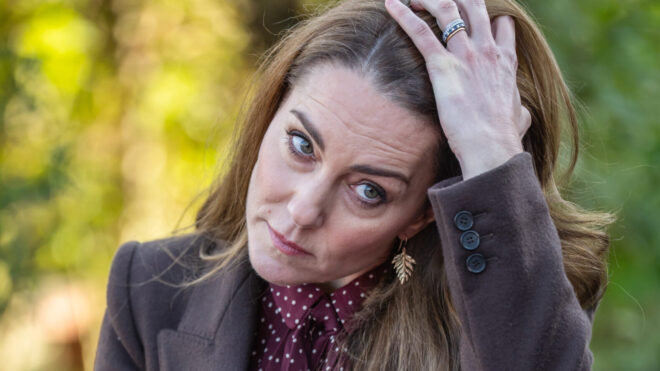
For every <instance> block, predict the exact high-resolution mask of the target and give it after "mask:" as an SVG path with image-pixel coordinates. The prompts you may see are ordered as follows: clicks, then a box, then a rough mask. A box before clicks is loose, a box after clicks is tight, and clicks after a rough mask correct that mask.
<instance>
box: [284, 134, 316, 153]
mask: <svg viewBox="0 0 660 371" xmlns="http://www.w3.org/2000/svg"><path fill="white" fill-rule="evenodd" d="M287 134H289V138H290V139H289V146H290V147H292V151H294V152H296V153H298V154H302V155H305V156H309V155H312V154H314V147H313V146H312V143H311V142H310V141H309V140H307V138H305V137H304V136H302V134H299V133H296V132H290V133H287Z"/></svg>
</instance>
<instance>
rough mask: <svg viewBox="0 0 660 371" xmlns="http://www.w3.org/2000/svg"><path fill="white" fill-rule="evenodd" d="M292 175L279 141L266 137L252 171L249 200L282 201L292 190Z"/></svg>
mask: <svg viewBox="0 0 660 371" xmlns="http://www.w3.org/2000/svg"><path fill="white" fill-rule="evenodd" d="M290 173H291V171H290V170H289V168H288V167H287V166H286V163H285V162H284V159H283V158H282V154H281V151H280V150H279V143H278V141H277V139H276V138H270V137H268V136H267V137H265V138H264V141H263V143H262V146H261V149H260V150H259V157H258V159H257V162H256V164H255V165H254V169H253V170H252V176H251V178H250V188H249V190H248V193H249V195H248V198H256V199H258V200H259V201H261V202H278V201H281V200H282V199H283V198H284V197H285V196H286V195H287V194H288V190H289V189H290V184H289V183H290V180H291V179H292V177H291V174H290Z"/></svg>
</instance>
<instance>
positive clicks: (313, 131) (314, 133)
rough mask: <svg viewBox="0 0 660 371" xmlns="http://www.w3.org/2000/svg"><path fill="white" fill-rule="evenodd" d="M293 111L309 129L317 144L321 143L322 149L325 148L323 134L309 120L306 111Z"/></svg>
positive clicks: (306, 128)
mask: <svg viewBox="0 0 660 371" xmlns="http://www.w3.org/2000/svg"><path fill="white" fill-rule="evenodd" d="M291 113H293V114H294V115H295V116H296V117H297V118H298V120H300V123H301V124H302V126H303V127H304V128H305V130H307V132H308V133H309V135H311V136H312V139H314V141H315V142H316V144H318V145H319V147H320V148H321V150H324V149H325V145H324V144H323V138H321V134H320V133H319V131H318V130H316V126H314V125H313V124H312V122H311V121H310V120H309V117H307V115H306V114H305V113H304V112H300V111H298V110H297V109H292V110H291Z"/></svg>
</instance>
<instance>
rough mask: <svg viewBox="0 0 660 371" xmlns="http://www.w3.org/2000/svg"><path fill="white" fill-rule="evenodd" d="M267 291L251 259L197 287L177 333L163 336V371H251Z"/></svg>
mask: <svg viewBox="0 0 660 371" xmlns="http://www.w3.org/2000/svg"><path fill="white" fill-rule="evenodd" d="M261 288H262V287H261V280H260V279H259V278H258V277H257V275H256V273H254V271H253V270H252V268H251V267H250V264H249V262H248V261H247V259H244V260H243V262H242V263H240V264H238V265H237V266H235V267H231V268H228V269H225V270H223V271H222V273H221V274H219V275H218V276H216V278H214V279H212V280H209V281H206V282H204V283H203V284H200V285H196V286H193V291H192V292H191V293H190V295H191V296H190V299H189V300H190V301H189V304H188V307H187V308H186V312H185V313H184V315H183V318H182V319H181V322H180V323H179V327H178V328H177V330H176V331H175V330H173V329H164V330H161V331H160V332H159V333H158V338H157V341H158V360H159V361H158V362H159V368H160V370H163V371H174V370H176V371H180V370H200V371H202V370H247V368H248V365H249V362H248V361H249V356H250V350H251V347H252V339H253V338H254V332H255V331H256V323H255V317H256V316H257V313H258V312H257V311H258V305H257V301H258V296H259V295H260V294H261V291H260V290H261Z"/></svg>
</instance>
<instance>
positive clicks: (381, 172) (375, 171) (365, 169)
mask: <svg viewBox="0 0 660 371" xmlns="http://www.w3.org/2000/svg"><path fill="white" fill-rule="evenodd" d="M351 170H353V171H355V172H358V173H364V174H369V175H375V176H384V177H389V178H396V179H399V180H400V181H402V182H404V183H406V185H408V184H410V178H408V177H407V176H405V175H403V174H402V173H400V172H398V171H393V170H387V169H379V168H375V167H371V166H369V165H353V166H351Z"/></svg>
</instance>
